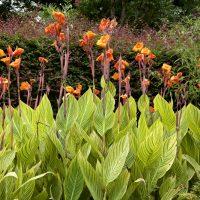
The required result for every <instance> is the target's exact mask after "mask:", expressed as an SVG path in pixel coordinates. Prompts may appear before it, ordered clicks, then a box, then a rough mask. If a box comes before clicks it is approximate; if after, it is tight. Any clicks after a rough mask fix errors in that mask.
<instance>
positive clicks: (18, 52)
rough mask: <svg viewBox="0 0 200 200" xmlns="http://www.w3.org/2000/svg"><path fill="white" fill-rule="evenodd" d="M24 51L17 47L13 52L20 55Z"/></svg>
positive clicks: (14, 54)
mask: <svg viewBox="0 0 200 200" xmlns="http://www.w3.org/2000/svg"><path fill="white" fill-rule="evenodd" d="M22 53H24V49H22V48H18V47H17V48H16V49H15V51H14V52H13V54H12V56H20V55H21V54H22Z"/></svg>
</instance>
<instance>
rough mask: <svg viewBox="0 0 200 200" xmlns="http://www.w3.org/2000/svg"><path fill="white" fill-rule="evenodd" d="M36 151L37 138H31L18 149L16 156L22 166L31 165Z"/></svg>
mask: <svg viewBox="0 0 200 200" xmlns="http://www.w3.org/2000/svg"><path fill="white" fill-rule="evenodd" d="M37 149H38V138H37V137H36V136H33V137H32V138H30V139H29V140H28V141H26V143H25V144H24V145H22V147H21V148H20V149H19V152H18V155H19V158H20V161H21V163H22V164H23V165H27V164H29V163H31V162H32V161H33V160H34V158H35V152H36V151H37Z"/></svg>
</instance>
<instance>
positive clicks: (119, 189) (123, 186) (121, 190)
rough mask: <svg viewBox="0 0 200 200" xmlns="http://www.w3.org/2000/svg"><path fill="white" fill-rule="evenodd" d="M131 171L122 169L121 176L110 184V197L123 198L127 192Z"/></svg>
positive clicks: (110, 199)
mask: <svg viewBox="0 0 200 200" xmlns="http://www.w3.org/2000/svg"><path fill="white" fill-rule="evenodd" d="M129 178H130V173H129V172H128V171H127V170H124V171H122V173H121V174H120V175H119V177H118V178H117V179H116V180H115V181H114V182H112V183H110V184H109V185H108V196H109V197H108V199H109V200H121V199H122V197H123V196H124V194H125V193H126V190H127V186H128V181H129Z"/></svg>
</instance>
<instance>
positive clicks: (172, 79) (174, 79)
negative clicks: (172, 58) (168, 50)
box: [170, 76, 179, 83]
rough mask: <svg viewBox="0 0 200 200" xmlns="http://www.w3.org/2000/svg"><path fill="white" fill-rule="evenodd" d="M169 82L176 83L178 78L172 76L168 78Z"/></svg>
mask: <svg viewBox="0 0 200 200" xmlns="http://www.w3.org/2000/svg"><path fill="white" fill-rule="evenodd" d="M170 80H171V82H172V83H178V81H179V78H178V76H172V77H171V78H170Z"/></svg>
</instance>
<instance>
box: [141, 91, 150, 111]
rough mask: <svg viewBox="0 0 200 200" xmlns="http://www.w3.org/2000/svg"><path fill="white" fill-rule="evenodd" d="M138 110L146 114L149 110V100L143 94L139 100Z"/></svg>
mask: <svg viewBox="0 0 200 200" xmlns="http://www.w3.org/2000/svg"><path fill="white" fill-rule="evenodd" d="M138 109H139V111H140V112H141V113H142V112H145V111H146V110H147V109H149V98H148V96H147V95H146V94H143V95H142V96H141V97H140V98H139V100H138Z"/></svg>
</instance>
